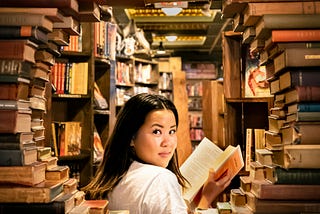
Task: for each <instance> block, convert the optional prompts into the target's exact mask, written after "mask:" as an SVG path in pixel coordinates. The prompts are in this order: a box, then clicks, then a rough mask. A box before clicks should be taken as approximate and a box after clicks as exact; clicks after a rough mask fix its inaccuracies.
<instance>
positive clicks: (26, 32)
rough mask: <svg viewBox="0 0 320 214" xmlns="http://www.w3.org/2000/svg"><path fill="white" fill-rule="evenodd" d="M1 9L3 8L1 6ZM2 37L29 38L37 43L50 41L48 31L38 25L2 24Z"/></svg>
mask: <svg viewBox="0 0 320 214" xmlns="http://www.w3.org/2000/svg"><path fill="white" fill-rule="evenodd" d="M0 9H1V8H0ZM0 38H1V39H29V40H30V41H32V42H35V43H37V44H41V43H47V42H48V33H47V32H45V31H43V30H41V29H40V28H39V27H38V26H31V25H23V26H1V31H0Z"/></svg>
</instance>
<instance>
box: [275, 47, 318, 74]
mask: <svg viewBox="0 0 320 214" xmlns="http://www.w3.org/2000/svg"><path fill="white" fill-rule="evenodd" d="M273 63H274V72H275V74H277V73H279V72H281V71H282V70H284V69H288V68H292V67H293V68H299V67H316V66H320V48H289V49H285V50H284V52H282V53H281V54H280V55H279V56H277V57H275V58H274V60H273Z"/></svg>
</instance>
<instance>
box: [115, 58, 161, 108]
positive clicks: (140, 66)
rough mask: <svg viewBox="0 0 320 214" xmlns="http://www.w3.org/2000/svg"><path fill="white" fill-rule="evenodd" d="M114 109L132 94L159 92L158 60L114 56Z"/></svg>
mask: <svg viewBox="0 0 320 214" xmlns="http://www.w3.org/2000/svg"><path fill="white" fill-rule="evenodd" d="M115 77H116V109H117V111H118V110H120V108H121V107H122V106H123V104H124V103H125V102H126V101H127V100H128V99H129V98H130V97H132V96H133V95H135V94H138V93H156V94H158V93H159V88H158V83H159V77H160V75H159V70H158V62H157V61H156V60H153V59H149V58H148V59H144V58H142V57H135V56H125V55H117V56H116V70H115Z"/></svg>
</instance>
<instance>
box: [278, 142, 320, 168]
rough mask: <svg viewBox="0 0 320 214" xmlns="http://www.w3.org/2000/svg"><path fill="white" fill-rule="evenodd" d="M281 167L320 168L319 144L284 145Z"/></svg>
mask: <svg viewBox="0 0 320 214" xmlns="http://www.w3.org/2000/svg"><path fill="white" fill-rule="evenodd" d="M283 152H284V165H283V168H286V169H289V168H299V169H300V168H312V169H314V168H320V162H319V161H317V160H318V158H319V155H320V145H319V144H318V145H284V146H283Z"/></svg>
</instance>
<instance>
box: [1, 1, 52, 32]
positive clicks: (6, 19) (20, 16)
mask: <svg viewBox="0 0 320 214" xmlns="http://www.w3.org/2000/svg"><path fill="white" fill-rule="evenodd" d="M19 5H20V3H19ZM20 7H21V5H20ZM0 25H2V26H27V25H29V26H38V27H39V28H41V29H42V30H44V31H45V32H47V33H48V32H51V31H52V29H53V22H52V21H51V20H50V19H48V17H46V16H45V15H44V14H32V13H29V14H28V13H19V12H16V13H11V12H3V13H0Z"/></svg>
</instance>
